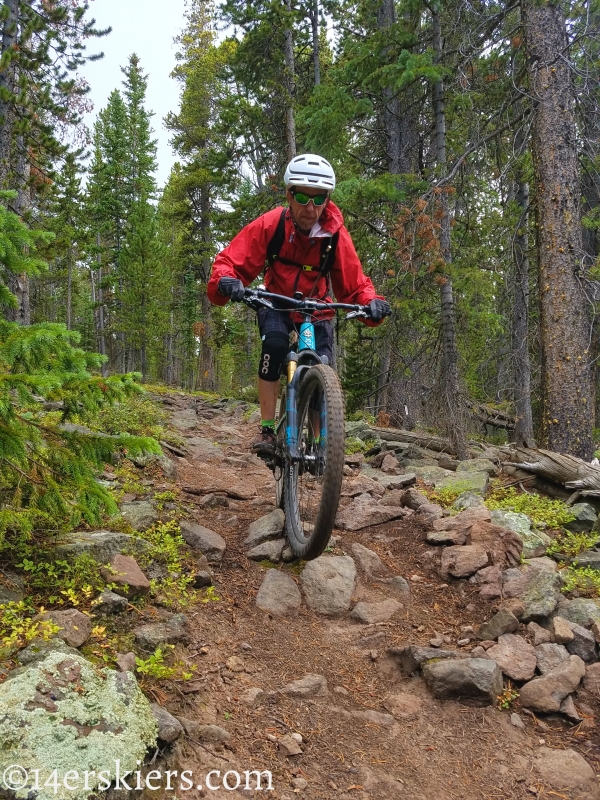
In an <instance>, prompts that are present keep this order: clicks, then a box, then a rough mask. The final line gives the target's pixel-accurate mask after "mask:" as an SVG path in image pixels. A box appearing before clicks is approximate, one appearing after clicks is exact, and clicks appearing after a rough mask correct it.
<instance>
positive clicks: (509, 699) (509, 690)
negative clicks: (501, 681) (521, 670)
mask: <svg viewBox="0 0 600 800" xmlns="http://www.w3.org/2000/svg"><path fill="white" fill-rule="evenodd" d="M518 697H519V692H518V691H517V690H516V689H513V687H512V685H511V683H510V681H509V682H508V685H507V686H506V687H505V688H504V690H503V692H502V694H500V695H498V708H500V709H502V710H503V711H508V709H510V707H511V706H512V704H513V703H514V702H515V700H517V699H518Z"/></svg>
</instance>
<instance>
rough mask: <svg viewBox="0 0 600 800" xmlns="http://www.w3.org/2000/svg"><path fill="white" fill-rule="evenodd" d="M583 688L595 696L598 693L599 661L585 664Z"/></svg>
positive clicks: (599, 686) (599, 683) (599, 678)
mask: <svg viewBox="0 0 600 800" xmlns="http://www.w3.org/2000/svg"><path fill="white" fill-rule="evenodd" d="M583 688H584V689H586V690H587V691H588V692H591V693H592V694H594V695H596V696H598V695H599V694H600V663H596V664H588V665H587V666H586V668H585V677H584V679H583Z"/></svg>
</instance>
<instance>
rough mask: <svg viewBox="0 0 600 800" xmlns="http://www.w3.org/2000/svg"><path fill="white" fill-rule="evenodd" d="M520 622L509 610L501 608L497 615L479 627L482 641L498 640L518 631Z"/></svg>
mask: <svg viewBox="0 0 600 800" xmlns="http://www.w3.org/2000/svg"><path fill="white" fill-rule="evenodd" d="M518 628H519V620H518V619H517V618H516V617H515V615H514V614H513V613H512V612H511V611H509V610H508V609H507V608H501V609H500V610H499V611H498V613H497V614H494V616H493V617H492V618H491V619H490V620H489V621H488V622H484V623H483V625H480V626H479V631H478V633H479V638H480V639H497V638H498V637H499V636H502V635H503V634H505V633H513V631H516V630H518Z"/></svg>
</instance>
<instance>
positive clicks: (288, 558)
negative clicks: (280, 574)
mask: <svg viewBox="0 0 600 800" xmlns="http://www.w3.org/2000/svg"><path fill="white" fill-rule="evenodd" d="M281 560H282V561H283V562H284V563H285V564H290V563H291V562H292V561H295V560H296V556H295V555H294V552H293V550H292V548H291V547H284V548H283V553H282V554H281Z"/></svg>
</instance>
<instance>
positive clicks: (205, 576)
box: [192, 569, 213, 589]
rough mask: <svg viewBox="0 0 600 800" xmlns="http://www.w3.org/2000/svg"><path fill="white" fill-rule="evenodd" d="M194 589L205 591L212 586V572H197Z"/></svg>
mask: <svg viewBox="0 0 600 800" xmlns="http://www.w3.org/2000/svg"><path fill="white" fill-rule="evenodd" d="M192 585H193V587H194V589H205V588H206V587H207V586H212V585H213V576H212V572H211V571H210V570H209V569H202V570H199V571H198V572H197V573H196V574H195V576H194V583H193V584H192Z"/></svg>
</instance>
